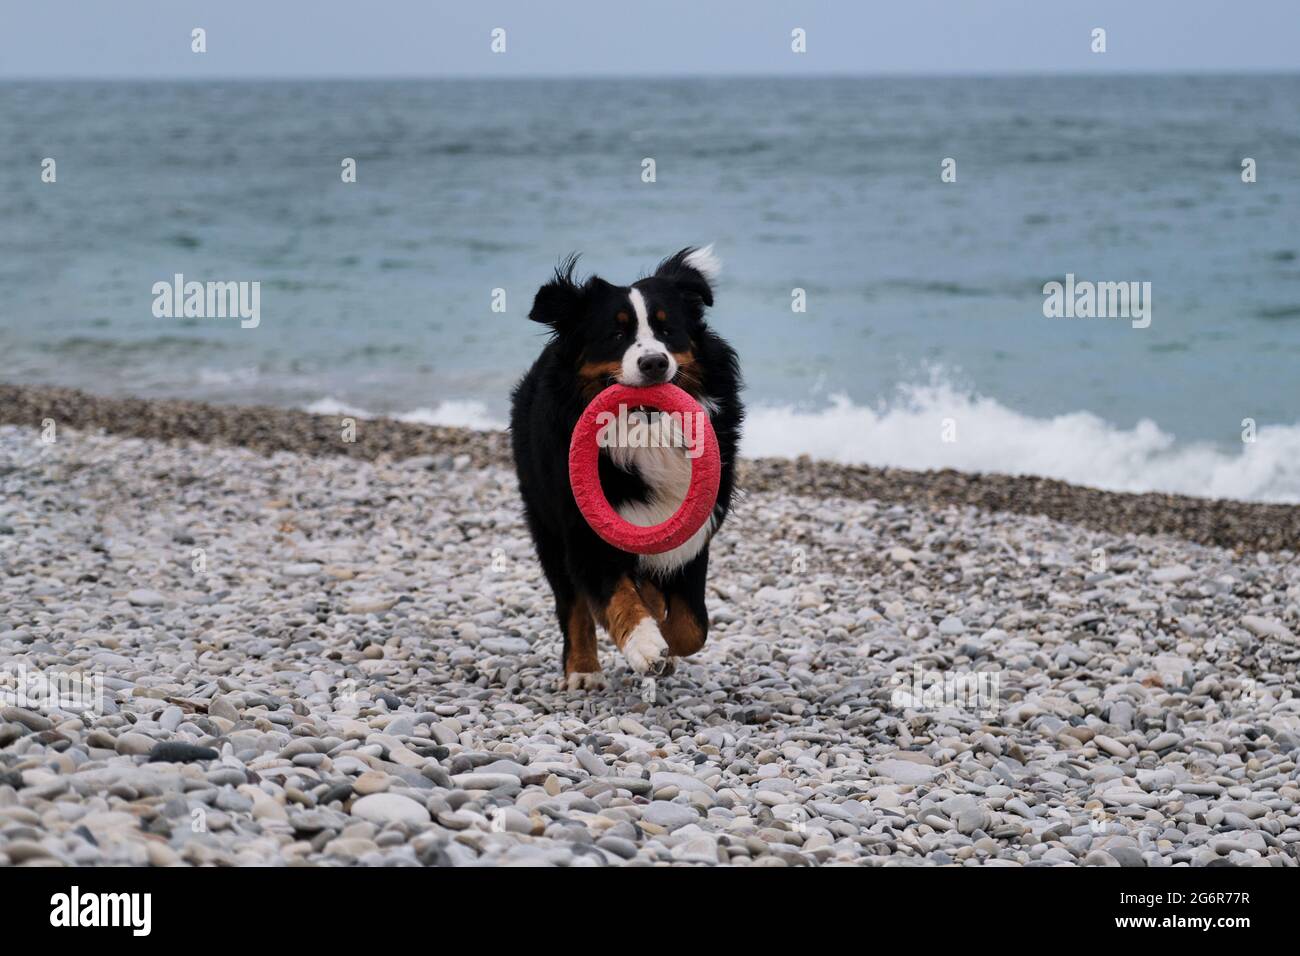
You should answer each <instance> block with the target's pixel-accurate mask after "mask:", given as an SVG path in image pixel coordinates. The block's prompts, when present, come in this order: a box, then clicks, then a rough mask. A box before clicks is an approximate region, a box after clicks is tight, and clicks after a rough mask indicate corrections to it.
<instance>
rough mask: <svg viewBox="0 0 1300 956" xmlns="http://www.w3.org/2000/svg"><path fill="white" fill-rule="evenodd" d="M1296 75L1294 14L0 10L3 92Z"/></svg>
mask: <svg viewBox="0 0 1300 956" xmlns="http://www.w3.org/2000/svg"><path fill="white" fill-rule="evenodd" d="M195 27H202V28H204V29H205V30H206V31H207V52H206V53H203V54H196V53H193V52H191V49H190V45H191V43H190V37H191V30H192V29H193V28H195ZM498 27H500V28H502V29H504V30H505V31H506V52H505V53H500V54H494V53H492V52H491V50H490V43H491V32H492V30H493V29H494V28H498ZM796 27H797V28H802V29H803V30H805V31H806V32H807V52H806V53H804V54H795V53H793V52H792V51H791V49H790V44H791V31H792V30H793V29H795V28H796ZM1096 27H1101V28H1103V29H1105V30H1106V45H1107V50H1106V52H1105V53H1104V54H1097V53H1093V52H1092V51H1091V49H1090V45H1091V43H1092V36H1091V34H1092V30H1093V29H1094V28H1096ZM1297 69H1300V0H1249V2H1248V0H221V2H220V3H218V2H216V0H39V2H23V0H0V77H8V78H15V77H42V78H62V77H121V78H126V77H142V78H143V77H153V78H162V77H174V78H184V77H198V78H202V77H218V76H221V77H248V78H259V77H393V76H403V77H405V76H410V77H416V76H472V77H489V76H658V75H718V74H721V75H736V74H771V75H797V74H921V75H930V74H953V73H956V74H985V73H1057V72H1067V73H1094V72H1115V73H1135V72H1173V73H1200V72H1247V71H1295V70H1297Z"/></svg>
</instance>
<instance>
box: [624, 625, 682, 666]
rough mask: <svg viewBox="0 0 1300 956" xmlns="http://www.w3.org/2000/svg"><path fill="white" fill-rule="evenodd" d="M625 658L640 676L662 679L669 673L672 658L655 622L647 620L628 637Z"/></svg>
mask: <svg viewBox="0 0 1300 956" xmlns="http://www.w3.org/2000/svg"><path fill="white" fill-rule="evenodd" d="M623 656H624V657H626V658H627V662H628V665H629V666H630V667H631V668H632V670H634V671H636V672H637V673H638V674H651V675H653V676H655V677H662V676H663V675H664V674H666V673H668V669H669V667H670V666H671V661H672V658H671V657H669V656H668V643H667V642H666V641H665V640H664V638H663V635H662V634H660V633H659V628H658V626H657V625H656V624H655V622H654V621H652V620H650V618H646V619H645V620H643V621H642V622H641V623H640V624H638V625H637V626H636V627H635V628H633V629H632V633H631V634H629V635H628V636H627V641H626V642H625V643H624V644H623Z"/></svg>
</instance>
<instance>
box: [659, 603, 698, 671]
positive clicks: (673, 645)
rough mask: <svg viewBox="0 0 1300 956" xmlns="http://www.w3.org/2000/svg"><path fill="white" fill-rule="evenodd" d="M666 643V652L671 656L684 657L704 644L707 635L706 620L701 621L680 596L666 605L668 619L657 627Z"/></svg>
mask: <svg viewBox="0 0 1300 956" xmlns="http://www.w3.org/2000/svg"><path fill="white" fill-rule="evenodd" d="M659 631H660V633H661V634H663V636H664V642H665V643H666V644H667V645H668V653H669V654H671V655H672V656H673V657H686V656H687V655H689V654H694V653H695V652H696V651H698V650H699V649H700V648H701V647H703V646H704V641H705V639H706V638H707V637H708V636H709V629H708V622H707V621H704V622H701V621H700V620H699V618H697V617H696V616H695V613H694V612H693V611H692V610H691V609H690V606H689V605H688V604H687V603H686V602H685V601H684V600H682V599H681V598H680V597H678V598H674V599H673V600H672V601H671V603H670V604H669V607H668V619H667V620H666V621H664V623H663V626H662V627H661V628H660V629H659Z"/></svg>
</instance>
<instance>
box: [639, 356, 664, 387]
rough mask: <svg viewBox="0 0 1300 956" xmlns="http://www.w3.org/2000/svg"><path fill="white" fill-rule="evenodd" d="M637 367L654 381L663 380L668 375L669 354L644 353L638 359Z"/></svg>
mask: <svg viewBox="0 0 1300 956" xmlns="http://www.w3.org/2000/svg"><path fill="white" fill-rule="evenodd" d="M636 367H637V368H638V369H639V370H640V372H641V374H642V375H644V376H645V377H646V378H648V379H650V380H651V381H652V382H662V381H663V380H664V379H665V378H666V377H667V376H668V356H667V355H664V354H663V353H662V352H652V353H650V354H649V355H642V356H641V357H640V358H639V359H637V360H636Z"/></svg>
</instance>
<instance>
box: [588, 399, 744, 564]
mask: <svg viewBox="0 0 1300 956" xmlns="http://www.w3.org/2000/svg"><path fill="white" fill-rule="evenodd" d="M620 405H622V406H624V407H625V408H631V407H633V406H637V405H645V406H646V407H648V408H655V409H658V410H659V411H660V412H667V413H669V414H672V413H674V412H676V413H677V414H679V415H681V416H682V417H683V418H685V416H687V415H697V416H698V418H697V419H696V421H702V422H703V423H704V427H703V428H702V429H696V430H695V434H694V440H695V441H696V442H702V443H703V450H702V452H701V454H700V455H699V456H698V457H696V458H692V459H689V461H690V463H691V484H690V488H689V489H687V492H686V500H685V501H683V502H682V504H681V507H679V508H678V509H677V512H676V513H675V514H674V515H673V516H672V517H671V518H669V519H668V520H667V521H665V522H663V523H662V524H657V525H650V526H642V525H635V524H632V523H631V522H630V521H628V520H626V519H625V518H623V517H622V516H621V515H620V514H619V513H618V512H617V511H615V510H614V509H613V507H611V506H610V503H609V501H608V500H607V499H606V498H605V491H604V489H603V488H601V486H600V445H599V443H598V442H597V436H598V434H599V432H600V429H601V427H602V426H601V423H600V421H599V417H600V415H601V414H602V413H607V412H614V413H616V412H617V409H618V407H619V406H620ZM721 480H722V457H721V456H720V455H719V453H718V436H717V435H716V434H714V432H713V423H712V422H710V421H709V416H708V414H706V413H705V412H704V410H703V409H702V408H700V405H699V403H698V402H696V401H695V399H693V398H692V397H691V396H690V395H689V394H688V393H686V392H684V391H682V390H681V389H680V388H678V387H677V386H676V385H672V384H668V383H665V384H663V385H651V386H649V387H648V388H632V387H630V386H627V385H611V386H609V387H608V388H607V389H605V390H604V391H603V392H601V393H600V394H599V395H597V396H596V397H595V398H594V399H592V400H591V404H590V405H588V406H587V408H586V409H585V410H584V411H583V413H582V417H581V418H579V419H578V424H577V425H576V426H575V427H574V429H573V438H572V440H571V441H570V442H569V484H570V486H572V488H573V500H574V501H576V502H577V503H578V510H579V511H581V512H582V516H583V517H584V518H586V519H587V524H589V525H591V530H593V531H595V532H596V534H598V535H600V537H601V538H602V539H604V540H605V541H606V542H608V543H609V544H612V545H613V546H614V547H616V548H618V549H619V550H620V551H628V552H631V553H632V554H662V553H663V552H665V551H671V550H672V549H673V548H676V547H678V546H680V545H683V544H685V543H686V542H687V541H689V540H690V538H691V535H693V534H695V532H697V531H699V530H700V528H702V527H703V526H704V522H706V521H707V520H709V514H710V513H711V512H712V511H713V506H714V504H716V503H717V500H718V485H719V483H720V482H721Z"/></svg>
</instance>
